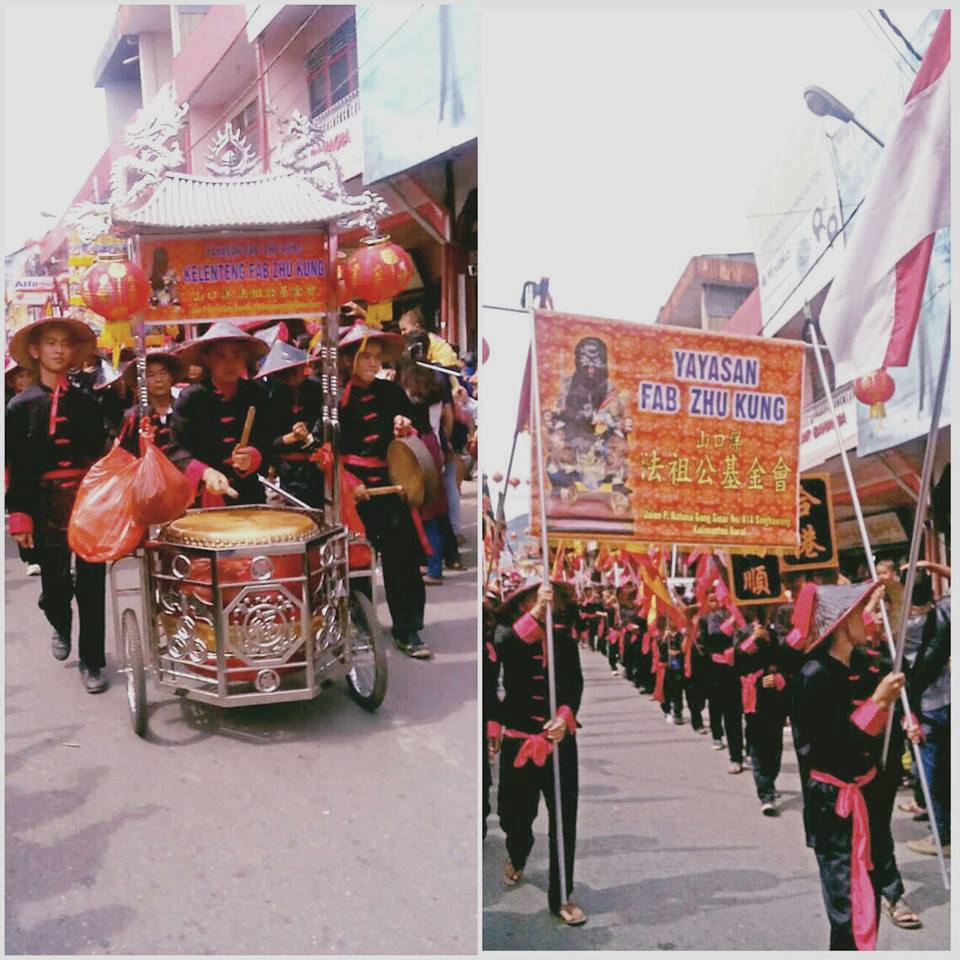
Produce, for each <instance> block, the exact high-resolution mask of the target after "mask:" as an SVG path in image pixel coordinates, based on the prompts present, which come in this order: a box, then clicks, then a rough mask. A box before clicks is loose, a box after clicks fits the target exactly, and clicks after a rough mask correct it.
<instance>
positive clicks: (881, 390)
mask: <svg viewBox="0 0 960 960" xmlns="http://www.w3.org/2000/svg"><path fill="white" fill-rule="evenodd" d="M896 387H897V385H896V384H895V383H894V382H893V377H891V376H890V374H889V373H887V371H886V370H885V369H884V368H883V367H881V368H880V369H879V370H874V371H873V373H868V374H865V375H864V376H862V377H858V378H857V380H856V382H855V383H854V385H853V392H854V393H855V394H856V396H857V399H858V400H859V401H860V402H861V403H866V404H869V406H870V417H871V419H879V418H880V417H885V416H886V415H887V411H886V409H885V408H884V406H883V405H884V403H886V402H887V400H889V399H890V398H891V397H892V396H893V393H894V391H895V390H896Z"/></svg>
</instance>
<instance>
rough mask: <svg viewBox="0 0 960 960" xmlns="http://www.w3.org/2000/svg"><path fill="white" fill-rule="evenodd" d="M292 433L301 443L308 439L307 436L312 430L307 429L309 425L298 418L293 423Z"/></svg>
mask: <svg viewBox="0 0 960 960" xmlns="http://www.w3.org/2000/svg"><path fill="white" fill-rule="evenodd" d="M291 433H292V434H293V435H294V437H296V439H297V440H299V441H300V442H301V443H303V442H304V441H305V440H306V439H307V437H309V436H310V431H309V430H308V429H307V425H306V424H305V423H304V422H303V421H302V420H298V421H297V422H296V423H295V424H294V425H293V429H292V430H291Z"/></svg>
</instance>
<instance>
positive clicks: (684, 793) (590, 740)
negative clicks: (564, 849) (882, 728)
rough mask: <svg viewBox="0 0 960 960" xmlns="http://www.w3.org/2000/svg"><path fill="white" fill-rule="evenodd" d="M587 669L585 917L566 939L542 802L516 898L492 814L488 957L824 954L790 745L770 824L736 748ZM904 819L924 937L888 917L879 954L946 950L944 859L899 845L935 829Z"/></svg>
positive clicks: (582, 835)
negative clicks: (539, 953)
mask: <svg viewBox="0 0 960 960" xmlns="http://www.w3.org/2000/svg"><path fill="white" fill-rule="evenodd" d="M581 660H582V663H583V670H584V679H585V682H586V689H585V692H584V702H583V705H582V707H581V711H580V714H579V719H580V720H581V722H582V723H583V729H582V730H580V731H579V733H578V735H577V739H578V741H579V746H580V815H579V818H578V834H579V835H578V843H577V863H576V885H575V889H574V899H575V900H576V901H577V902H578V903H579V904H581V906H583V908H584V909H585V910H586V911H587V913H588V914H589V921H588V923H587V925H586V926H585V927H581V928H579V929H570V928H566V927H564V926H563V925H562V924H560V922H559V921H557V920H556V919H554V918H553V917H552V916H551V915H550V914H549V912H548V911H547V905H546V885H547V846H546V811H545V810H544V808H543V805H542V804H541V813H540V816H539V817H538V820H537V824H536V827H535V830H536V835H537V842H536V845H535V847H534V851H533V854H532V855H531V858H530V861H529V863H528V864H527V871H526V874H525V877H524V881H523V882H522V883H521V884H520V885H519V886H518V887H515V888H508V887H506V886H504V885H503V883H502V881H501V870H502V866H503V860H504V858H505V852H504V847H503V834H502V833H501V832H500V829H499V826H498V825H497V823H496V816H495V815H493V816H491V818H490V821H489V832H488V834H487V839H486V841H485V843H484V850H483V906H484V915H483V945H484V948H485V949H494V950H496V949H507V950H529V949H536V950H626V949H632V950H655V949H656V950H673V949H676V950H687V949H701V950H740V949H764V950H811V949H812V950H817V949H826V948H827V944H828V938H829V928H828V923H827V920H826V916H825V914H824V908H823V902H822V900H821V894H820V885H819V879H818V875H817V868H816V861H815V860H814V856H813V852H812V851H810V850H808V849H807V848H806V846H805V844H804V838H803V826H802V823H801V803H800V782H799V778H798V775H797V765H796V759H795V756H794V754H793V752H792V749H791V748H790V746H789V743H790V740H789V737H788V738H787V748H786V749H785V751H784V773H783V774H782V775H781V777H780V779H779V781H778V787H779V789H780V791H781V793H782V794H783V800H782V813H781V816H780V817H779V818H777V819H770V818H766V817H763V816H762V815H761V814H760V811H759V803H758V801H757V799H756V794H755V792H754V787H753V778H752V776H751V774H750V772H749V771H747V770H745V771H744V773H743V774H742V775H740V776H730V775H728V774H727V773H726V767H727V763H728V760H727V755H726V752H723V753H719V752H714V751H713V750H711V749H710V740H709V737H705V736H697V735H695V734H694V733H693V732H692V730H691V728H690V726H689V723H687V724H684V725H683V726H680V727H675V726H668V725H667V724H665V723H664V721H663V719H662V714H661V712H660V708H659V704H656V703H654V702H651V701H650V700H648V699H647V697H646V696H643V695H640V694H638V693H637V692H635V691H634V689H633V687H632V686H630V685H628V684H627V683H626V681H624V680H622V679H619V678H617V677H613V676H611V674H610V670H609V668H608V667H607V663H606V659H605V658H604V657H602V656H601V655H600V654H597V653H591V652H590V651H584V650H581ZM495 790H496V785H494V793H493V797H495V795H496V794H495ZM908 796H909V794H907V793H902V794H901V797H902V798H906V797H908ZM492 802H493V805H494V809H495V806H496V805H495V800H493V801H492ZM894 817H895V822H894V837H895V838H896V839H897V841H899V842H898V845H897V857H898V862H899V865H900V871H901V874H902V876H903V879H904V883H905V885H906V888H907V895H908V898H909V899H910V901H911V903H912V905H913V906H914V908H915V909H917V910H918V911H919V912H920V913H921V915H922V919H923V922H924V927H923V929H921V930H914V931H908V930H898V929H896V928H895V927H893V926H892V925H891V924H890V923H889V922H888V921H887V920H886V918H884V919H883V920H881V922H880V930H879V942H878V947H879V949H882V950H888V949H896V950H935V949H939V950H945V949H948V947H949V922H950V917H949V911H950V905H949V900H948V895H947V894H946V893H945V891H944V889H943V886H942V882H941V880H940V873H939V869H938V866H937V863H936V860H935V859H934V858H928V857H923V856H921V855H919V854H914V853H912V852H911V851H909V850H908V849H907V848H906V846H905V845H904V844H903V842H902V841H906V840H908V839H913V838H915V837H920V836H921V835H922V832H923V830H924V829H925V826H924V825H923V824H917V823H913V822H912V821H911V820H910V818H909V817H908V816H907V815H906V814H903V813H899V812H897V813H895V814H894Z"/></svg>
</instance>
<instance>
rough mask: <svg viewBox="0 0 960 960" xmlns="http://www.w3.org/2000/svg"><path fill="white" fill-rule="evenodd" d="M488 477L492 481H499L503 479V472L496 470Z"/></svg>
mask: <svg viewBox="0 0 960 960" xmlns="http://www.w3.org/2000/svg"><path fill="white" fill-rule="evenodd" d="M490 479H491V480H493V482H494V483H499V482H500V481H501V480H502V479H503V474H502V473H501V472H500V471H499V470H498V471H497V472H496V473H495V474H494V475H493V476H492V477H491V478H490Z"/></svg>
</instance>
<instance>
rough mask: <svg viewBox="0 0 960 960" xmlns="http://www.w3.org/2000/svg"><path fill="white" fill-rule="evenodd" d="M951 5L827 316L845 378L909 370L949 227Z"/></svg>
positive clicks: (887, 153) (827, 331) (870, 195)
mask: <svg viewBox="0 0 960 960" xmlns="http://www.w3.org/2000/svg"><path fill="white" fill-rule="evenodd" d="M949 67H950V11H949V10H947V11H945V12H944V13H943V15H942V16H941V17H940V22H939V24H938V25H937V30H936V33H934V35H933V39H932V40H931V41H930V46H929V48H928V49H927V52H926V54H925V55H924V58H923V61H922V63H921V64H920V70H919V72H918V73H917V76H916V78H915V79H914V82H913V86H912V87H911V88H910V93H909V94H908V95H907V99H906V102H905V103H904V106H903V112H902V114H901V116H900V119H899V121H898V123H897V127H896V129H895V130H894V132H893V136H892V137H891V138H890V140H889V141H888V143H887V145H886V147H885V148H884V150H883V154H882V156H881V157H880V160H879V161H878V163H877V169H876V172H875V173H874V175H873V179H872V180H871V182H870V187H869V189H868V190H867V195H866V199H865V200H864V202H863V207H862V208H861V210H860V213H859V214H858V216H857V223H856V224H855V227H856V229H855V230H854V232H853V236H852V238H851V240H850V245H849V246H848V248H847V250H846V253H845V254H844V257H843V261H842V263H841V265H840V269H839V270H838V271H837V276H836V278H835V279H834V281H833V285H832V286H831V288H830V292H829V293H828V294H827V298H826V300H825V301H824V304H823V309H822V311H821V313H820V327H821V329H822V330H823V336H824V339H825V340H826V341H827V345H828V346H829V347H830V353H831V355H832V357H833V362H834V367H835V369H836V376H837V383H845V382H847V381H848V380H853V379H854V378H855V377H857V376H860V375H862V374H865V373H869V372H871V371H873V370H876V369H878V368H880V367H902V366H906V364H907V361H908V359H909V357H910V348H911V346H912V344H913V335H914V332H915V330H916V326H917V320H918V318H919V316H920V307H921V304H922V300H923V288H924V285H925V283H926V278H927V267H928V266H929V264H930V253H931V251H932V249H933V235H934V234H935V233H936V231H937V230H939V229H941V228H942V227H946V226H949V225H950V69H949Z"/></svg>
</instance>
